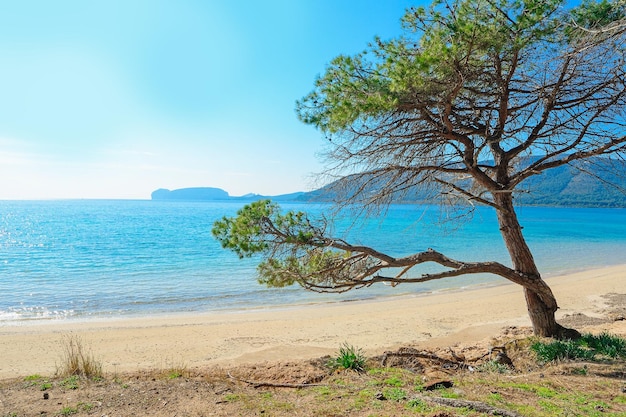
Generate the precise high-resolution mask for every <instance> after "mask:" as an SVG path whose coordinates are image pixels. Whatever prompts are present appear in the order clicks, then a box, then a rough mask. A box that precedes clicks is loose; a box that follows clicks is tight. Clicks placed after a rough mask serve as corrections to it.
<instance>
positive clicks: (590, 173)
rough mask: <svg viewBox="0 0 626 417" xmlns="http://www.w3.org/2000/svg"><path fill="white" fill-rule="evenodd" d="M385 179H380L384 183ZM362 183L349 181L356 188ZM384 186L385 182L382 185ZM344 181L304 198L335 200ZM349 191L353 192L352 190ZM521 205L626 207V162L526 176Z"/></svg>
mask: <svg viewBox="0 0 626 417" xmlns="http://www.w3.org/2000/svg"><path fill="white" fill-rule="evenodd" d="M536 159H537V158H527V159H526V160H525V161H522V164H524V163H525V164H527V165H528V164H530V163H532V162H533V161H534V160H536ZM371 182H372V183H373V185H372V184H368V185H367V186H366V187H365V189H366V192H369V193H376V192H377V186H376V184H375V183H376V181H371ZM385 182H386V181H385V180H384V179H382V180H378V183H380V184H383V183H385ZM360 185H362V184H360V183H357V182H355V183H352V184H350V183H349V182H348V186H349V187H352V188H354V189H356V187H358V186H360ZM381 186H382V185H381ZM341 187H342V185H341V180H338V181H335V182H332V183H330V184H328V185H326V186H324V187H322V188H320V189H318V190H314V191H311V192H308V193H304V194H303V195H302V196H301V197H299V200H301V201H311V202H314V201H333V200H334V199H336V198H337V194H338V193H337V189H341ZM348 194H350V193H349V192H348ZM428 200H429V199H428V195H427V194H425V193H424V192H422V191H421V190H408V191H407V192H405V193H404V194H403V195H402V197H397V198H396V199H395V201H396V202H397V203H423V202H427V201H428ZM515 201H516V203H517V204H520V205H535V206H563V207H626V161H613V160H607V159H605V158H600V157H596V158H590V159H588V160H586V161H583V162H580V163H578V165H564V166H560V167H557V168H552V169H550V170H547V171H544V172H543V173H542V174H538V175H534V176H532V177H530V178H528V179H526V180H525V181H524V182H522V184H520V186H519V187H518V190H517V192H516V193H515Z"/></svg>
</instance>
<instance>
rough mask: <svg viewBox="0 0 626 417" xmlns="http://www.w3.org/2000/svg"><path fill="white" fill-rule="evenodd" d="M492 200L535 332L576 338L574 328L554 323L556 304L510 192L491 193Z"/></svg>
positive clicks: (539, 334) (578, 335)
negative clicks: (492, 195) (525, 235)
mask: <svg viewBox="0 0 626 417" xmlns="http://www.w3.org/2000/svg"><path fill="white" fill-rule="evenodd" d="M494 202H495V203H497V204H498V205H499V207H500V208H499V209H498V210H496V212H497V216H498V223H499V225H500V233H501V234H502V238H503V239H504V244H505V245H506V248H507V250H508V252H509V256H510V257H511V261H512V263H513V269H515V271H517V272H521V273H522V274H524V276H527V277H528V278H527V279H526V280H525V282H524V283H523V284H522V286H523V287H524V294H525V296H526V306H527V308H528V315H529V316H530V321H531V323H532V326H533V331H534V333H535V335H537V336H542V337H556V338H560V339H566V338H568V339H574V338H577V337H580V333H578V332H577V331H576V330H572V329H567V328H565V327H563V326H561V325H560V324H558V323H557V322H556V318H555V316H554V315H555V313H556V310H557V309H558V308H559V307H558V305H557V302H556V299H555V298H554V294H552V290H551V289H550V287H549V286H548V284H546V282H545V281H544V280H543V279H542V278H541V274H540V273H539V270H538V269H537V265H536V263H535V259H534V258H533V255H532V252H531V251H530V248H529V247H528V245H527V243H526V239H524V235H523V234H522V227H521V226H520V224H519V221H518V219H517V214H516V213H515V208H514V207H513V197H512V195H511V194H510V193H494Z"/></svg>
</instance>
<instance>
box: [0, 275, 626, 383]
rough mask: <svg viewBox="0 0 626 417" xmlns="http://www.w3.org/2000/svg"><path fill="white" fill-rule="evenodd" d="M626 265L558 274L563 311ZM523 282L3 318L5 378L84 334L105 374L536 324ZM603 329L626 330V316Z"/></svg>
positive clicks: (474, 335) (615, 279)
mask: <svg viewBox="0 0 626 417" xmlns="http://www.w3.org/2000/svg"><path fill="white" fill-rule="evenodd" d="M625 278H626V264H625V265H616V266H608V267H602V268H597V269H588V270H584V271H580V272H574V273H570V274H567V275H560V276H549V277H547V278H546V281H547V282H548V284H549V285H550V287H551V288H552V290H553V292H554V294H555V297H556V299H557V302H558V303H559V305H560V306H561V309H560V310H559V311H558V312H557V319H559V318H562V317H564V316H566V315H572V314H576V313H582V314H585V315H587V316H590V317H594V316H597V317H599V316H600V315H601V310H602V308H603V296H604V295H606V294H610V293H621V294H624V293H626V281H625V280H624V279H625ZM529 325H530V321H529V319H528V316H527V312H526V305H525V301H524V295H523V291H522V289H521V287H519V286H518V285H515V284H511V283H507V282H503V283H502V284H495V285H489V284H487V285H480V286H477V287H474V286H472V287H468V288H455V289H450V290H441V291H435V292H430V293H428V292H425V293H417V294H403V295H398V296H393V297H388V296H385V297H376V298H374V299H365V300H354V301H338V302H334V303H319V304H318V303H313V304H307V305H290V306H273V307H270V308H263V309H254V310H244V311H223V312H203V313H191V314H188V313H174V314H165V315H155V316H147V317H132V318H130V317H116V318H111V319H109V318H102V319H100V318H94V319H87V320H68V321H65V320H63V321H61V320H56V321H48V322H37V321H33V322H30V323H26V324H23V325H20V324H18V325H9V326H2V327H0V351H2V352H3V355H1V357H0V379H7V378H13V377H17V376H27V375H32V374H41V375H53V374H54V372H55V371H56V364H57V363H59V362H60V361H61V356H62V338H63V335H66V334H74V335H76V336H78V337H80V338H81V340H82V341H83V343H84V345H85V347H86V348H88V349H89V350H90V351H91V352H92V353H93V355H94V357H95V358H96V359H97V360H100V361H101V362H102V365H103V370H104V372H105V373H112V372H134V371H141V370H145V369H155V368H157V369H158V368H167V367H168V366H172V365H173V364H185V366H187V367H188V368H190V369H195V368H203V367H207V366H211V365H231V364H239V363H254V362H263V361H278V360H300V359H312V358H316V357H319V356H323V355H328V354H330V355H333V354H335V353H336V351H337V349H338V348H339V346H340V345H341V344H342V343H344V342H346V343H349V344H351V345H354V346H356V347H360V348H363V349H364V351H365V352H366V354H368V355H370V354H372V355H373V354H379V353H381V352H383V351H384V350H389V349H395V348H398V347H400V346H417V347H429V346H451V345H454V344H459V343H468V342H475V341H478V340H481V339H484V338H487V337H489V336H492V335H495V334H496V333H497V332H498V331H500V330H501V329H502V328H503V327H508V326H529ZM600 327H602V328H598V329H597V331H610V332H615V333H617V334H624V335H626V326H625V325H624V321H620V322H611V323H607V324H605V325H603V326H600Z"/></svg>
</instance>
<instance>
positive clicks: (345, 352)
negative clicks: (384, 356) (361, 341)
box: [328, 343, 366, 372]
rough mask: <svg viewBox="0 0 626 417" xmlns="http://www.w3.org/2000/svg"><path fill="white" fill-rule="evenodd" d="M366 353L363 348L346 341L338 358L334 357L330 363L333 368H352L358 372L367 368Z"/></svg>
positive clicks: (340, 349)
mask: <svg viewBox="0 0 626 417" xmlns="http://www.w3.org/2000/svg"><path fill="white" fill-rule="evenodd" d="M365 361H366V358H365V355H364V354H363V351H362V349H360V348H355V347H354V346H351V345H349V344H348V343H344V344H343V345H342V346H341V347H340V348H339V352H338V354H337V357H336V358H332V359H331V360H330V361H329V362H328V365H329V366H330V367H331V368H332V369H351V370H353V371H357V372H363V371H364V370H365Z"/></svg>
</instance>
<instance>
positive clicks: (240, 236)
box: [212, 200, 358, 287]
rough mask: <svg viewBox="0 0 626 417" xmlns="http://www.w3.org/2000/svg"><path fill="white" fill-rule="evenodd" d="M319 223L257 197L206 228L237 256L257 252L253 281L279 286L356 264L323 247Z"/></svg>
mask: <svg viewBox="0 0 626 417" xmlns="http://www.w3.org/2000/svg"><path fill="white" fill-rule="evenodd" d="M323 229H324V228H323V227H322V226H319V225H316V224H314V223H313V222H312V221H311V220H310V219H309V218H308V216H307V214H306V213H304V212H294V211H288V212H286V213H284V214H283V213H281V212H280V207H279V206H278V205H277V204H275V203H272V202H271V201H269V200H261V201H256V202H254V203H251V204H248V205H246V206H244V207H243V208H241V209H240V210H239V211H238V212H237V215H236V216H235V217H224V218H222V219H221V220H219V221H216V222H215V223H214V225H213V229H212V233H213V236H214V237H215V238H216V239H217V240H218V241H219V242H220V244H221V245H222V247H223V248H225V249H229V250H232V251H233V252H235V253H236V254H237V255H238V256H239V257H240V258H246V257H251V256H253V255H255V254H261V255H263V256H264V257H265V259H264V260H263V261H262V262H260V263H259V265H258V268H257V272H258V280H259V283H261V284H265V285H267V286H270V287H284V286H288V285H292V284H294V283H301V284H303V285H304V282H306V285H315V284H317V283H324V282H327V281H329V280H331V279H349V277H350V274H351V273H352V272H353V270H354V268H355V265H358V264H357V263H345V262H344V261H345V258H346V256H347V255H348V254H347V253H346V252H345V251H339V250H335V249H331V248H329V247H328V244H327V243H328V239H327V238H326V237H324V230H323ZM344 264H345V265H344Z"/></svg>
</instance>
